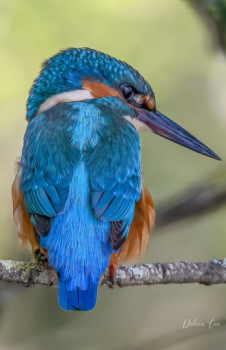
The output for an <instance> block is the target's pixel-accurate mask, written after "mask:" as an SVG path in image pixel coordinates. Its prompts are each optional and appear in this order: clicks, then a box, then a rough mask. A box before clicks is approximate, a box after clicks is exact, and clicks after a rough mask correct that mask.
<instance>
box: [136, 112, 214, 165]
mask: <svg viewBox="0 0 226 350" xmlns="http://www.w3.org/2000/svg"><path fill="white" fill-rule="evenodd" d="M137 118H138V119H139V120H140V121H141V122H143V123H144V124H145V125H147V126H148V128H150V129H151V130H152V132H154V133H155V134H157V135H160V136H163V137H165V138H167V139H169V140H171V141H173V142H176V143H178V144H179V145H181V146H184V147H187V148H189V149H191V150H193V151H195V152H198V153H201V154H204V155H205V156H207V157H210V158H214V159H217V160H221V158H220V157H219V156H218V155H217V154H216V153H214V152H213V151H212V150H211V149H210V148H208V147H207V146H205V145H204V144H203V143H202V142H200V141H199V140H198V139H196V138H195V137H194V136H193V135H191V134H190V133H189V132H187V131H186V130H185V129H183V128H182V127H181V126H179V125H178V124H176V123H174V122H173V121H172V120H170V119H169V118H167V117H166V116H165V115H164V114H162V113H160V112H159V111H157V110H156V111H147V110H145V109H137Z"/></svg>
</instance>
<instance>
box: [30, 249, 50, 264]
mask: <svg viewBox="0 0 226 350" xmlns="http://www.w3.org/2000/svg"><path fill="white" fill-rule="evenodd" d="M33 254H34V255H33V256H34V260H35V262H37V263H38V264H48V258H47V256H46V255H45V253H44V252H43V251H41V249H35V250H34V253H33Z"/></svg>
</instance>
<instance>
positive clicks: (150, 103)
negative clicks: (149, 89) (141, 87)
mask: <svg viewBox="0 0 226 350" xmlns="http://www.w3.org/2000/svg"><path fill="white" fill-rule="evenodd" d="M143 104H144V105H146V106H147V107H148V109H149V110H151V111H152V110H153V109H155V98H154V97H153V96H150V95H145V96H143Z"/></svg>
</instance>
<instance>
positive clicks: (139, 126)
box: [124, 115, 151, 132]
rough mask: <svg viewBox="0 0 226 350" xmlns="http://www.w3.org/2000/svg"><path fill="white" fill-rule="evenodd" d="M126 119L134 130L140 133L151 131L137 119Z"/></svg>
mask: <svg viewBox="0 0 226 350" xmlns="http://www.w3.org/2000/svg"><path fill="white" fill-rule="evenodd" d="M124 118H125V119H126V120H128V122H130V123H131V124H132V125H133V126H134V128H135V129H136V130H137V131H138V132H139V131H151V130H150V129H149V128H148V127H147V125H145V124H144V123H142V122H141V121H140V120H138V119H136V118H131V117H130V116H129V115H125V116H124Z"/></svg>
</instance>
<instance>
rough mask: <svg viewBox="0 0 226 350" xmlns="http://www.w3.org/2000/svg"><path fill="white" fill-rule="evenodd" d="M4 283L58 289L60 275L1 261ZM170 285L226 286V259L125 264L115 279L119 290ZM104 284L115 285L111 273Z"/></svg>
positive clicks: (40, 267)
mask: <svg viewBox="0 0 226 350" xmlns="http://www.w3.org/2000/svg"><path fill="white" fill-rule="evenodd" d="M0 280H1V281H5V282H14V283H21V284H22V285H24V286H25V287H29V286H31V285H35V284H41V285H46V286H56V285H57V274H56V272H55V270H54V269H53V267H50V266H47V264H35V263H32V262H20V261H11V260H0ZM168 283H178V284H181V283H201V284H205V285H210V284H218V283H226V258H225V259H224V260H215V259H214V260H210V261H208V262H198V263H192V262H186V261H184V262H176V263H155V264H145V265H133V266H131V265H122V266H120V267H119V268H118V269H117V272H116V275H115V279H114V284H115V285H118V286H119V287H126V286H140V285H154V284H168ZM100 284H102V285H112V280H111V279H110V277H109V273H108V272H106V273H105V275H103V277H102V279H101V283H100Z"/></svg>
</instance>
